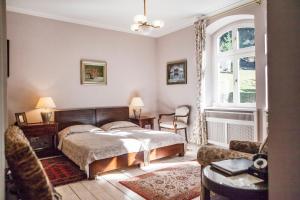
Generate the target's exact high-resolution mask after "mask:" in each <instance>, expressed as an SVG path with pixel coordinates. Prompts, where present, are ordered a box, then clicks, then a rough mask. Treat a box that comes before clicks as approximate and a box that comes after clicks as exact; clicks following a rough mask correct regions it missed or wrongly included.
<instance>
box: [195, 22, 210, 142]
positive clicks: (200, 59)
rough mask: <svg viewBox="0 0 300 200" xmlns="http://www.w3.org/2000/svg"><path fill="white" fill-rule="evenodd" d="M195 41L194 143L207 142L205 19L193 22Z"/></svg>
mask: <svg viewBox="0 0 300 200" xmlns="http://www.w3.org/2000/svg"><path fill="white" fill-rule="evenodd" d="M194 28H195V42H196V45H195V47H196V68H197V99H196V118H195V121H194V125H193V132H192V136H191V142H193V143H195V144H201V145H203V144H207V132H206V122H205V115H204V109H203V107H204V105H203V102H204V94H203V90H204V74H205V65H204V63H205V62H204V56H205V55H204V52H205V34H206V33H205V28H206V21H205V20H199V21H197V22H195V23H194Z"/></svg>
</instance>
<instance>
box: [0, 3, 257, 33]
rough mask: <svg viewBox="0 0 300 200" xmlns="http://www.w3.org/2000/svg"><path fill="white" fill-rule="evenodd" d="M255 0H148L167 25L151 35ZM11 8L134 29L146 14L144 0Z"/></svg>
mask: <svg viewBox="0 0 300 200" xmlns="http://www.w3.org/2000/svg"><path fill="white" fill-rule="evenodd" d="M249 1H251V0H147V15H148V19H149V20H150V21H151V20H155V19H160V20H163V21H164V22H165V26H164V27H163V28H161V29H159V30H153V31H152V32H151V33H150V34H149V35H148V36H151V37H161V36H163V35H166V34H168V33H171V32H174V31H177V30H180V29H182V28H185V27H187V26H190V25H192V23H193V21H194V20H195V18H196V17H199V16H202V15H213V14H215V13H218V12H222V11H224V10H227V9H230V8H232V7H235V6H238V5H241V4H244V3H247V2H249ZM6 2H7V10H9V11H13V12H18V13H24V14H29V15H34V16H40V17H45V18H50V19H56V20H61V21H66V22H72V23H77V24H83V25H88V26H93V27H100V28H104V29H110V30H116V31H122V32H130V33H133V32H132V31H131V30H130V25H131V24H132V23H133V17H134V16H135V15H137V14H143V0H7V1H6Z"/></svg>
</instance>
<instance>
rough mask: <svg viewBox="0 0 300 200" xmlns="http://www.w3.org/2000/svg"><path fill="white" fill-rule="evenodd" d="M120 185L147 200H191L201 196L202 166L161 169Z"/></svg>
mask: <svg viewBox="0 0 300 200" xmlns="http://www.w3.org/2000/svg"><path fill="white" fill-rule="evenodd" d="M120 183H121V184H122V185H124V186H125V187H127V188H129V189H130V190H132V191H134V192H136V193H138V194H139V195H141V196H142V197H144V198H145V199H147V200H190V199H193V198H195V197H198V196H200V184H201V183H200V165H193V164H186V165H181V166H178V167H170V168H166V169H161V170H157V171H154V172H150V173H147V174H143V175H140V176H137V177H133V178H130V179H128V180H125V181H120Z"/></svg>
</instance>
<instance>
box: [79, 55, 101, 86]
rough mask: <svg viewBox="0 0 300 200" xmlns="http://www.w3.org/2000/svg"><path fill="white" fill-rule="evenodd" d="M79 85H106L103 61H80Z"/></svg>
mask: <svg viewBox="0 0 300 200" xmlns="http://www.w3.org/2000/svg"><path fill="white" fill-rule="evenodd" d="M81 84H101V85H106V84H107V63H106V62H105V61H96V60H81Z"/></svg>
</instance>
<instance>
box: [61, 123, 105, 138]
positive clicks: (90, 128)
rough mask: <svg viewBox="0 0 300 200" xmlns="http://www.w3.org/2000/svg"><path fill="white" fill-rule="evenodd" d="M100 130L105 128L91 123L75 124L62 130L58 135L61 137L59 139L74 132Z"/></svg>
mask: <svg viewBox="0 0 300 200" xmlns="http://www.w3.org/2000/svg"><path fill="white" fill-rule="evenodd" d="M99 131H103V129H101V128H98V127H96V126H93V125H89V124H83V125H73V126H69V127H67V128H65V129H63V130H61V131H60V132H59V133H58V137H59V138H58V139H59V140H60V139H61V138H64V137H66V136H68V135H71V134H73V133H86V132H99Z"/></svg>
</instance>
